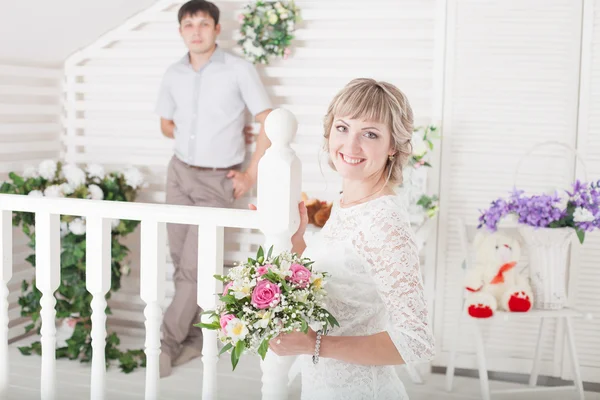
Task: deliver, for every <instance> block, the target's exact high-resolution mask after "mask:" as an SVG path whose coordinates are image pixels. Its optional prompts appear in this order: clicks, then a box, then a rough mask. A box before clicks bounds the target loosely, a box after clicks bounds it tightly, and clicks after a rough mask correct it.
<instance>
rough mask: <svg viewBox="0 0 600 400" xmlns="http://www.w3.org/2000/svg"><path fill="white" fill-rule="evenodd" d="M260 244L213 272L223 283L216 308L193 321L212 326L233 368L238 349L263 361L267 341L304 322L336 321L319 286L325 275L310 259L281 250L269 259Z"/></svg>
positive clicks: (305, 324)
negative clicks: (222, 270) (228, 266)
mask: <svg viewBox="0 0 600 400" xmlns="http://www.w3.org/2000/svg"><path fill="white" fill-rule="evenodd" d="M272 251H273V248H272V247H271V249H270V250H269V252H268V254H267V255H266V256H265V254H264V251H263V249H262V247H260V248H259V249H258V252H257V254H256V259H252V258H249V259H248V261H247V262H245V263H244V264H241V265H238V266H236V267H234V268H232V269H231V270H230V271H229V274H227V275H226V276H220V275H215V278H216V279H218V280H221V281H222V282H223V284H224V285H225V288H224V290H223V294H222V295H221V296H220V299H221V305H219V306H218V307H217V309H216V310H213V311H206V312H204V313H203V315H204V316H205V318H203V319H202V323H199V324H197V325H196V326H198V327H201V328H205V329H211V330H218V331H219V333H218V335H219V339H220V340H221V342H222V343H223V344H224V346H223V348H222V349H221V352H220V353H219V355H221V354H223V353H225V352H227V351H230V352H231V363H232V366H233V369H234V370H235V367H236V366H237V364H238V361H239V359H240V356H241V355H242V354H243V353H247V352H250V353H255V354H256V353H258V354H259V355H260V356H261V358H262V359H263V360H264V358H265V356H266V354H267V351H268V349H269V341H270V340H271V339H273V338H274V337H276V336H278V335H279V334H282V333H289V332H292V331H294V330H296V331H302V332H304V333H306V332H308V327H309V325H310V324H316V325H320V326H322V327H323V329H324V330H326V329H327V327H333V326H339V325H338V322H337V321H336V319H335V318H334V317H333V316H332V315H331V314H330V313H329V312H328V311H327V310H325V308H324V307H325V304H324V300H325V297H326V295H327V292H326V291H325V289H324V286H325V283H326V279H327V276H328V274H327V273H325V272H319V273H318V272H316V271H314V270H313V268H312V264H313V261H310V260H309V259H307V258H300V257H299V256H298V255H297V254H295V253H290V252H282V253H281V254H279V255H278V256H276V257H274V258H272Z"/></svg>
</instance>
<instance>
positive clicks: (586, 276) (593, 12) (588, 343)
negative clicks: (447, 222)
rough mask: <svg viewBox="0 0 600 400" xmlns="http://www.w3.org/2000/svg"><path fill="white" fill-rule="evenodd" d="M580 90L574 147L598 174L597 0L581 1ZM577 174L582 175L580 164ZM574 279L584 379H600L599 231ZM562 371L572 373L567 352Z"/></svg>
mask: <svg viewBox="0 0 600 400" xmlns="http://www.w3.org/2000/svg"><path fill="white" fill-rule="evenodd" d="M584 10H585V12H584V17H583V39H582V69H581V93H580V107H579V125H578V137H577V149H578V151H579V152H580V153H581V154H582V156H583V157H584V158H585V161H586V166H587V171H586V172H587V176H588V177H589V178H590V179H593V178H595V179H596V180H597V179H598V178H600V47H599V46H600V1H594V0H592V1H589V0H585V1H584ZM578 167H579V169H578V171H577V172H578V176H583V172H584V171H583V170H582V168H581V164H579V165H578ZM577 255H578V257H577V261H578V262H577V264H576V267H575V271H576V273H575V279H574V281H573V282H571V285H570V291H571V293H573V296H572V300H573V305H574V306H575V307H577V308H580V309H582V310H584V311H586V312H589V313H593V314H594V316H595V318H594V319H592V320H590V321H581V320H577V321H575V326H574V328H575V335H576V337H577V344H578V346H579V348H580V352H579V357H580V360H581V363H582V365H583V366H584V368H583V371H582V372H583V374H584V379H586V380H590V381H594V382H600V294H599V293H598V290H597V289H598V283H600V265H599V260H600V235H598V234H597V233H596V234H590V235H588V236H587V238H586V240H585V244H584V246H581V247H580V251H579V252H578V254H577ZM564 359H565V362H564V367H563V371H564V372H563V374H564V375H565V377H566V378H570V377H571V373H570V365H569V363H568V362H569V358H568V353H566V352H565V357H564Z"/></svg>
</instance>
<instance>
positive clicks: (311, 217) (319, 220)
mask: <svg viewBox="0 0 600 400" xmlns="http://www.w3.org/2000/svg"><path fill="white" fill-rule="evenodd" d="M302 201H304V205H305V206H306V210H307V212H308V223H309V224H313V225H315V226H318V227H319V228H322V227H323V226H324V225H325V223H326V222H327V220H328V219H329V216H330V215H331V208H332V207H333V203H331V202H329V203H328V202H326V201H321V200H319V199H309V198H308V196H307V195H306V193H302Z"/></svg>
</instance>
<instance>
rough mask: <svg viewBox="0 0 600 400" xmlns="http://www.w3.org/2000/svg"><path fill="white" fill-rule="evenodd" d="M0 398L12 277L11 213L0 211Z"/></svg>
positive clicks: (4, 392)
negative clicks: (9, 288)
mask: <svg viewBox="0 0 600 400" xmlns="http://www.w3.org/2000/svg"><path fill="white" fill-rule="evenodd" d="M0 274H2V275H1V276H0V278H1V280H2V282H0V341H1V343H0V363H1V364H0V398H2V399H4V398H6V396H7V394H8V393H7V392H8V375H9V374H8V367H9V365H8V322H9V319H8V281H10V278H11V277H12V212H11V211H4V210H0Z"/></svg>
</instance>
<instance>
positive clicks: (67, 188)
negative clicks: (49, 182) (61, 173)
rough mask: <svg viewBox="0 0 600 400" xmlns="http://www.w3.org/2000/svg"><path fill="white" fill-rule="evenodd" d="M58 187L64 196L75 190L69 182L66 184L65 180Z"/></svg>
mask: <svg viewBox="0 0 600 400" xmlns="http://www.w3.org/2000/svg"><path fill="white" fill-rule="evenodd" d="M60 189H61V190H62V192H63V194H64V195H65V196H68V195H70V194H73V193H74V192H75V188H74V187H73V186H71V185H70V184H68V183H67V182H65V183H63V184H62V185H60Z"/></svg>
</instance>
